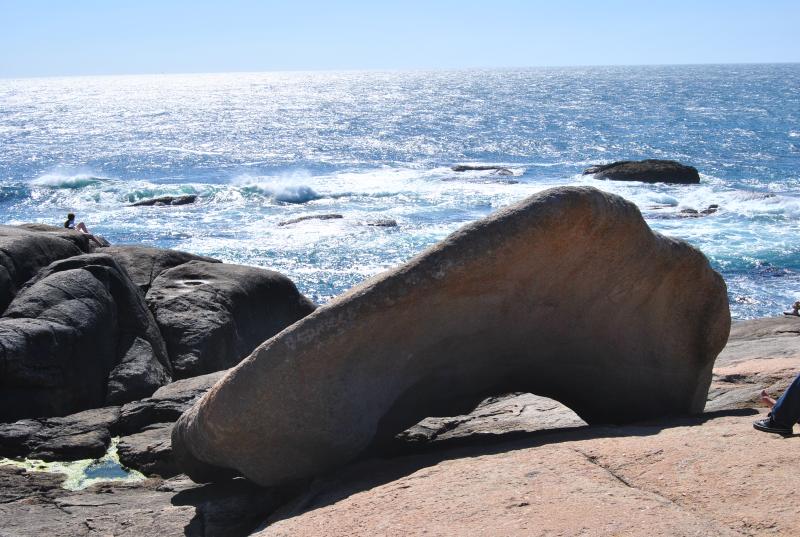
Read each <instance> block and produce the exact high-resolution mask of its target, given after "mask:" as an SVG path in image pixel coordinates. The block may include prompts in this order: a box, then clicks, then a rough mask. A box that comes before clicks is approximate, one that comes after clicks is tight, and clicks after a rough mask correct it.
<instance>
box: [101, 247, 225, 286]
mask: <svg viewBox="0 0 800 537" xmlns="http://www.w3.org/2000/svg"><path fill="white" fill-rule="evenodd" d="M103 253H104V254H108V255H110V256H111V257H113V258H114V259H115V260H116V261H117V263H119V264H120V265H121V266H122V268H124V269H125V270H126V271H127V273H128V275H129V276H130V277H131V280H133V283H135V284H136V285H137V286H138V287H139V289H140V290H141V291H142V293H147V291H149V290H150V286H151V285H152V284H153V280H155V279H156V278H158V276H159V275H160V274H161V273H162V272H164V271H165V270H168V269H171V268H174V267H177V266H178V265H183V264H184V263H188V262H189V261H205V262H207V263H220V261H219V260H218V259H214V258H211V257H205V256H202V255H194V254H190V253H188V252H181V251H178V250H167V249H164V248H153V247H151V246H135V245H124V246H111V247H109V248H106V249H104V250H103Z"/></svg>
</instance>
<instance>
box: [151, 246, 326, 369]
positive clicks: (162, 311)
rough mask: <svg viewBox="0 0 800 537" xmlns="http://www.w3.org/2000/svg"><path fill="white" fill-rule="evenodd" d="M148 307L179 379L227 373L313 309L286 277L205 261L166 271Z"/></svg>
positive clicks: (157, 280) (261, 270) (160, 278)
mask: <svg viewBox="0 0 800 537" xmlns="http://www.w3.org/2000/svg"><path fill="white" fill-rule="evenodd" d="M147 303H148V305H149V306H150V309H151V310H152V311H153V313H154V314H155V318H156V321H157V322H158V326H159V327H160V328H161V334H162V335H163V337H164V340H165V341H166V343H167V350H168V352H169V356H170V359H171V361H172V366H173V369H174V372H175V378H186V377H193V376H196V375H202V374H205V373H211V372H214V371H219V370H221V369H227V368H229V367H231V366H233V365H235V364H237V363H239V361H240V360H241V359H242V358H244V357H245V356H247V355H248V354H249V353H250V352H251V351H252V350H253V349H254V348H256V346H258V345H259V344H261V343H262V342H263V341H265V340H266V339H269V338H270V337H272V336H273V335H275V334H277V333H278V332H280V331H281V330H283V329H284V328H286V327H287V326H289V325H291V324H292V323H294V322H295V321H297V320H299V319H301V318H303V317H305V316H306V315H308V314H309V313H311V312H312V311H314V308H315V306H314V304H313V303H312V302H311V301H310V300H308V299H307V298H306V297H304V296H303V295H302V294H300V292H299V291H298V290H297V287H295V285H294V283H292V281H291V280H290V279H289V278H287V277H286V276H283V275H282V274H279V273H277V272H273V271H271V270H265V269H261V268H256V267H245V266H241V265H227V264H223V263H206V262H204V261H189V262H188V263H184V264H182V265H179V266H177V267H175V268H172V269H169V270H166V271H164V272H162V273H161V275H159V276H158V277H157V278H156V279H155V280H154V281H153V285H152V287H151V288H150V291H148V293H147Z"/></svg>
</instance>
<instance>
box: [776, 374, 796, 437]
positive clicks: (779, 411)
mask: <svg viewBox="0 0 800 537" xmlns="http://www.w3.org/2000/svg"><path fill="white" fill-rule="evenodd" d="M772 420H773V421H774V422H775V423H777V424H778V425H783V426H785V427H793V426H794V424H795V423H797V422H798V421H800V375H797V378H796V379H794V381H793V382H792V383H791V384H790V385H789V387H788V388H787V389H786V391H785V392H783V395H781V398H780V399H778V402H777V403H775V406H774V407H772Z"/></svg>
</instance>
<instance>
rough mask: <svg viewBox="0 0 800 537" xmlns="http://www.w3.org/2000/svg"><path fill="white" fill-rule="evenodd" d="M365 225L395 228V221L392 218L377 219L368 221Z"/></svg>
mask: <svg viewBox="0 0 800 537" xmlns="http://www.w3.org/2000/svg"><path fill="white" fill-rule="evenodd" d="M367 225H368V226H372V227H397V220H395V219H394V218H378V219H377V220H370V221H368V222H367Z"/></svg>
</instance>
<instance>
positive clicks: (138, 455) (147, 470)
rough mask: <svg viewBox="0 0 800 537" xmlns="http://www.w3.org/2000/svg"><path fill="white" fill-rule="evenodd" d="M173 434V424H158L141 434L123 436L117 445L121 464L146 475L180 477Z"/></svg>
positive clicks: (147, 428)
mask: <svg viewBox="0 0 800 537" xmlns="http://www.w3.org/2000/svg"><path fill="white" fill-rule="evenodd" d="M171 432H172V423H156V424H153V425H148V426H147V427H145V428H144V429H143V430H142V431H141V432H139V433H136V434H132V435H130V436H123V437H122V438H120V440H119V444H117V453H118V454H119V460H120V462H121V463H122V464H123V465H125V466H127V467H128V468H134V469H136V470H139V471H140V472H142V473H143V474H145V475H158V476H161V477H173V476H175V475H178V474H179V473H180V471H179V470H178V468H177V466H176V465H175V461H174V460H173V458H172V442H171V440H170V434H171Z"/></svg>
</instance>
